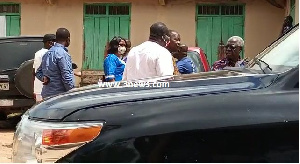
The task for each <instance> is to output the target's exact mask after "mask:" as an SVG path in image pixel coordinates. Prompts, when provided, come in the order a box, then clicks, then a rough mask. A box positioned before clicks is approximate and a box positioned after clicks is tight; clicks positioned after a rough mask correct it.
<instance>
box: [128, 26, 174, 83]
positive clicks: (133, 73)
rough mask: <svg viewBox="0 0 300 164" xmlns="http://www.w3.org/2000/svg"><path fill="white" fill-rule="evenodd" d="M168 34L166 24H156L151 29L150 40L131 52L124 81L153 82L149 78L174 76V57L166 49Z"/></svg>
mask: <svg viewBox="0 0 300 164" xmlns="http://www.w3.org/2000/svg"><path fill="white" fill-rule="evenodd" d="M168 33H169V30H168V28H167V26H166V25H165V24H164V23H161V22H158V23H154V24H153V25H152V26H151V27H150V37H149V40H148V41H146V42H144V43H142V44H140V45H138V46H136V47H134V48H132V49H131V50H130V52H129V54H128V56H127V63H126V66H125V70H124V75H123V80H125V81H132V80H138V79H145V78H148V80H145V81H151V79H150V80H149V78H154V77H161V76H168V75H173V72H174V67H173V60H172V55H171V53H170V52H169V51H168V50H167V49H166V48H165V47H166V46H167V45H168V44H169V37H168ZM142 81H143V80H142Z"/></svg>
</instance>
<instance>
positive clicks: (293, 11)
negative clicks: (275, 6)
mask: <svg viewBox="0 0 300 164" xmlns="http://www.w3.org/2000/svg"><path fill="white" fill-rule="evenodd" d="M290 16H292V17H293V25H295V21H296V20H295V0H290Z"/></svg>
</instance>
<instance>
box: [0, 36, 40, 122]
mask: <svg viewBox="0 0 300 164" xmlns="http://www.w3.org/2000/svg"><path fill="white" fill-rule="evenodd" d="M42 40H43V37H42V36H36V37H35V36H19V37H4V38H0V54H1V55H0V120H5V119H6V117H7V115H9V114H11V113H19V112H21V113H22V112H24V111H26V110H27V109H28V108H30V107H31V106H32V105H34V104H35V100H34V97H33V69H32V66H33V59H34V54H35V52H36V51H38V50H40V49H41V48H42V47H43V42H42Z"/></svg>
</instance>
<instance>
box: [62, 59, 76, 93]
mask: <svg viewBox="0 0 300 164" xmlns="http://www.w3.org/2000/svg"><path fill="white" fill-rule="evenodd" d="M58 67H59V69H60V74H61V77H62V82H63V84H64V86H65V88H66V90H67V91H69V90H71V89H72V88H74V86H75V84H74V73H73V69H72V61H71V57H70V56H69V54H67V53H65V54H63V55H62V56H60V57H59V58H58Z"/></svg>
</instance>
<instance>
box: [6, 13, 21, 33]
mask: <svg viewBox="0 0 300 164" xmlns="http://www.w3.org/2000/svg"><path fill="white" fill-rule="evenodd" d="M19 35H20V16H19V15H7V16H6V36H19Z"/></svg>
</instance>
